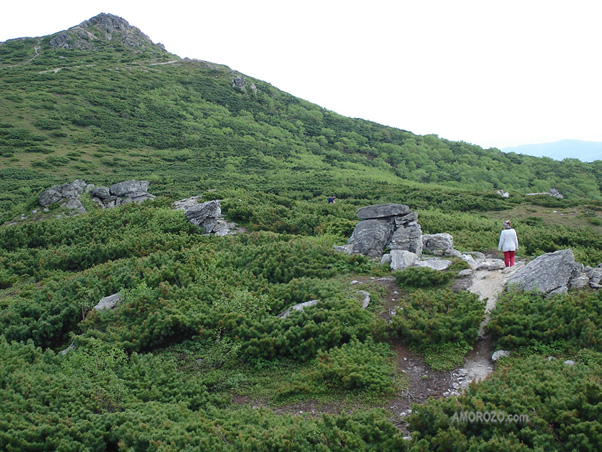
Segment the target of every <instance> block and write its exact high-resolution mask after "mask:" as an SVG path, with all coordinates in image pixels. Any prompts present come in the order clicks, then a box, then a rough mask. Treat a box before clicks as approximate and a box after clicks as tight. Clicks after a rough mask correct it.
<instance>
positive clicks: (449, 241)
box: [422, 232, 454, 253]
mask: <svg viewBox="0 0 602 452" xmlns="http://www.w3.org/2000/svg"><path fill="white" fill-rule="evenodd" d="M422 246H423V248H424V249H425V250H428V251H430V252H431V253H437V252H441V253H445V252H446V251H448V250H452V249H453V248H454V238H453V237H452V235H451V234H448V233H446V232H444V233H441V234H424V235H423V236H422Z"/></svg>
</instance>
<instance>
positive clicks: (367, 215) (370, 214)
mask: <svg viewBox="0 0 602 452" xmlns="http://www.w3.org/2000/svg"><path fill="white" fill-rule="evenodd" d="M410 212H411V210H410V208H409V207H408V206H406V205H403V204H375V205H373V206H366V207H361V208H359V209H357V211H356V212H355V216H356V217H358V218H361V219H362V220H367V219H375V218H388V217H395V216H400V215H406V214H409V213H410Z"/></svg>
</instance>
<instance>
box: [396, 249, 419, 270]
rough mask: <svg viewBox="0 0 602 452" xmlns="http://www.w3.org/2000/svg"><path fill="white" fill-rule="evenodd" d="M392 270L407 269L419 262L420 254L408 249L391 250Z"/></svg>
mask: <svg viewBox="0 0 602 452" xmlns="http://www.w3.org/2000/svg"><path fill="white" fill-rule="evenodd" d="M390 256H391V261H390V264H389V265H390V266H391V270H405V269H406V268H409V267H413V266H414V265H416V262H418V259H419V257H418V255H417V254H415V253H412V252H411V251H406V250H391V253H390Z"/></svg>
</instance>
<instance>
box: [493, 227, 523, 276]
mask: <svg viewBox="0 0 602 452" xmlns="http://www.w3.org/2000/svg"><path fill="white" fill-rule="evenodd" d="M497 249H498V250H502V251H503V252H504V264H506V267H512V266H513V265H514V254H515V253H516V251H517V250H518V237H517V236H516V231H515V230H514V229H512V226H511V225H510V220H506V221H504V230H503V231H502V233H501V234H500V243H499V245H498V247H497Z"/></svg>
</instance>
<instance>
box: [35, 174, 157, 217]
mask: <svg viewBox="0 0 602 452" xmlns="http://www.w3.org/2000/svg"><path fill="white" fill-rule="evenodd" d="M84 193H86V194H91V195H92V201H94V202H95V203H97V204H98V205H99V206H101V207H102V208H109V207H115V206H118V205H121V204H128V203H130V202H137V203H141V202H143V201H146V200H147V199H154V198H155V196H154V195H151V194H150V193H148V182H146V181H135V180H130V181H126V182H120V183H118V184H115V185H111V187H95V186H94V184H87V183H86V182H85V181H83V180H81V179H76V180H74V181H73V182H71V183H69V184H63V185H55V186H53V187H51V188H49V189H47V190H44V191H43V192H42V193H40V194H39V195H38V203H39V204H40V206H42V207H43V208H45V209H47V208H48V207H49V206H50V205H52V204H54V203H61V205H62V206H63V207H66V208H68V209H71V210H73V211H76V212H79V213H84V212H85V211H86V209H85V208H84V206H83V205H82V203H81V199H80V197H81V195H82V194H84Z"/></svg>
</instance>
